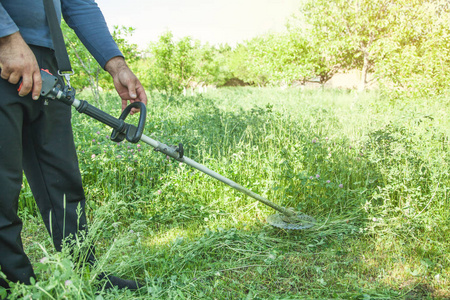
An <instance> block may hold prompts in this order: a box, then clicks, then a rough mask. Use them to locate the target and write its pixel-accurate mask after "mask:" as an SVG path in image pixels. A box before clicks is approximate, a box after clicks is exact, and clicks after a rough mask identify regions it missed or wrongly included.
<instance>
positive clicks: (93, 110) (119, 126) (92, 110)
mask: <svg viewBox="0 0 450 300" xmlns="http://www.w3.org/2000/svg"><path fill="white" fill-rule="evenodd" d="M77 111H78V112H80V113H84V114H86V115H88V116H90V117H92V118H94V119H96V120H98V121H100V122H102V123H103V124H106V125H108V126H109V127H112V128H114V130H117V131H119V132H121V131H123V130H124V128H125V122H124V121H123V120H119V119H117V118H115V117H113V116H111V115H110V114H108V113H105V112H104V111H102V110H100V109H98V108H97V107H95V106H93V105H91V104H89V103H88V102H87V101H84V100H80V105H79V106H78V107H77Z"/></svg>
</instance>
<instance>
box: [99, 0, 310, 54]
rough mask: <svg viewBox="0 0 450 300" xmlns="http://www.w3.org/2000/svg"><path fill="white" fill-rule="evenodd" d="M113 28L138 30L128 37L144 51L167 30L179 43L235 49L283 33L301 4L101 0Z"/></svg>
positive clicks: (289, 0) (294, 0) (283, 0)
mask: <svg viewBox="0 0 450 300" xmlns="http://www.w3.org/2000/svg"><path fill="white" fill-rule="evenodd" d="M96 2H97V4H98V6H99V7H100V9H101V10H102V12H103V15H104V16H105V19H106V22H107V24H108V26H109V27H110V29H112V27H113V26H114V25H118V26H122V25H123V26H127V27H133V28H135V32H134V34H133V36H132V37H131V38H130V39H129V41H130V42H132V43H135V44H137V45H138V46H139V48H140V49H141V50H143V49H145V48H146V47H147V46H148V44H149V42H151V41H156V40H157V39H158V37H159V36H160V35H161V34H163V33H164V32H166V31H167V30H170V31H172V33H173V34H174V37H175V38H176V39H178V38H180V37H185V36H191V37H192V38H194V39H198V40H200V41H201V42H202V43H206V42H209V43H210V44H213V45H217V44H220V43H228V44H229V45H231V46H234V45H235V44H236V43H239V42H243V41H244V40H248V39H250V38H252V37H255V36H257V35H260V34H264V33H266V32H269V31H281V30H283V29H284V28H285V25H286V21H287V19H288V17H290V16H291V15H292V14H293V13H295V12H296V11H297V10H298V7H299V5H300V3H301V0H96Z"/></svg>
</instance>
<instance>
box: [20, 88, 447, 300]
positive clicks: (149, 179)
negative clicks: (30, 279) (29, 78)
mask: <svg viewBox="0 0 450 300" xmlns="http://www.w3.org/2000/svg"><path fill="white" fill-rule="evenodd" d="M81 97H83V94H81V95H80V98H81ZM150 98H151V101H150V102H149V103H148V106H147V108H148V113H147V123H146V127H145V131H144V133H145V134H146V135H148V136H150V137H152V138H153V139H156V140H159V141H161V142H164V143H166V144H173V145H177V144H178V143H180V142H181V143H183V145H184V149H185V155H186V156H188V157H190V158H192V159H194V160H195V161H197V162H199V163H201V164H204V165H205V166H207V167H209V168H210V169H212V170H214V171H216V172H218V173H220V174H222V175H224V176H225V177H228V178H230V179H232V180H233V181H235V182H237V183H239V184H241V185H243V186H244V187H246V188H248V189H250V190H252V191H254V192H256V193H258V194H260V195H262V196H264V197H266V198H267V199H269V200H271V201H273V202H275V203H277V204H279V205H282V206H284V207H292V208H294V209H295V210H297V211H300V212H302V213H305V214H307V215H309V216H313V217H314V218H315V219H316V220H317V225H316V226H314V227H313V228H310V229H307V230H298V231H286V230H283V229H279V228H274V227H271V226H270V225H268V224H267V222H266V218H267V216H269V215H270V214H273V213H274V212H275V211H274V210H273V209H271V208H270V207H267V206H265V205H263V204H261V203H259V202H258V201H256V200H254V199H252V198H249V197H247V196H245V195H243V194H242V193H240V192H238V191H235V190H233V189H232V188H230V187H228V186H227V185H224V184H223V183H221V182H219V181H217V180H215V179H212V178H210V177H208V176H207V175H205V174H203V173H201V172H199V171H197V170H194V169H193V168H191V167H189V166H187V165H184V164H180V163H179V162H178V161H174V160H172V159H169V158H168V157H166V156H165V155H163V154H161V153H157V152H155V151H153V149H152V148H151V147H150V146H148V145H146V144H144V143H138V144H130V143H127V142H121V143H114V142H111V141H110V140H109V135H110V133H111V130H110V129H108V128H106V126H104V125H102V124H101V123H99V122H97V121H95V120H92V119H90V118H89V117H87V116H86V115H82V114H79V113H77V112H76V111H75V110H74V113H73V128H74V135H75V141H76V144H77V147H78V155H79V163H80V168H81V172H82V176H83V182H84V185H85V191H86V196H87V202H88V204H87V212H88V216H89V220H90V222H89V223H90V232H89V235H88V236H87V237H86V239H87V241H89V242H91V243H94V244H95V245H96V247H97V254H98V260H99V265H98V266H96V267H95V268H93V269H89V268H81V269H80V268H74V266H73V263H72V262H71V261H70V259H69V255H68V253H67V251H64V252H63V253H56V252H55V251H54V250H53V247H52V245H51V240H50V238H49V237H48V235H47V233H46V232H45V229H44V227H43V225H42V222H41V220H40V216H39V215H38V214H37V213H36V209H35V206H34V203H33V198H32V194H31V192H30V190H29V187H28V184H27V183H26V182H25V183H24V188H23V191H22V194H21V196H20V203H19V206H20V211H21V216H22V218H23V219H24V223H25V224H24V225H25V227H24V232H23V239H24V244H25V248H26V251H27V252H28V253H29V255H30V258H31V259H32V262H33V265H34V266H35V269H36V270H37V272H38V280H39V281H38V282H37V283H36V284H35V285H32V286H23V285H15V286H14V288H13V292H14V293H16V294H17V295H18V294H25V295H30V296H31V295H32V296H33V299H37V298H39V297H43V298H47V299H52V298H54V299H64V297H65V298H67V299H117V298H123V299H436V298H437V299H439V298H442V299H450V291H449V288H448V287H449V279H450V278H449V271H450V254H449V251H450V248H449V245H450V244H449V233H450V231H449V228H450V218H449V214H450V212H449V198H450V176H449V170H450V153H449V151H448V150H449V146H450V143H449V136H450V118H449V115H450V102H449V99H448V98H445V97H442V98H437V99H404V100H396V101H394V100H392V99H389V98H388V97H386V96H383V93H379V92H374V91H372V92H366V93H361V94H358V93H356V92H355V91H346V90H331V89H314V90H309V89H300V88H288V89H280V88H249V87H242V88H222V89H216V90H209V91H208V92H207V93H204V94H198V95H195V96H187V97H183V96H180V97H175V98H170V99H166V98H165V97H163V96H161V95H158V94H153V95H151V97H150ZM88 100H89V99H88ZM90 103H91V104H93V105H96V106H97V107H99V108H101V109H103V110H105V111H107V112H109V113H110V114H112V115H114V116H118V115H119V114H120V111H119V100H118V98H117V96H115V95H114V94H112V93H104V94H103V95H102V99H101V100H99V101H92V100H91V101H90ZM129 120H130V122H136V120H137V117H136V116H132V117H130V119H129ZM77 249H78V250H77V251H79V252H82V251H83V245H79V247H77ZM75 270H77V271H75ZM100 270H104V271H106V272H109V273H113V274H115V275H120V276H123V277H127V278H136V279H138V280H139V281H141V282H143V283H144V284H145V285H146V287H145V288H143V289H142V290H140V291H138V292H135V293H131V292H129V291H117V290H114V291H103V290H100V291H98V290H97V289H96V287H95V285H94V282H93V278H94V277H95V274H96V273H98V272H99V271H100Z"/></svg>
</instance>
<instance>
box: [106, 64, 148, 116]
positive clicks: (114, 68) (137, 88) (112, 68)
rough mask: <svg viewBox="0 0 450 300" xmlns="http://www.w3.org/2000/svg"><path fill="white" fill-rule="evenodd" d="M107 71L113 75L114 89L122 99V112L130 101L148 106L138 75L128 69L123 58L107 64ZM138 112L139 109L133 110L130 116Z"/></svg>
mask: <svg viewBox="0 0 450 300" xmlns="http://www.w3.org/2000/svg"><path fill="white" fill-rule="evenodd" d="M105 70H106V71H108V73H109V74H111V76H112V78H113V80H114V87H115V88H116V90H117V93H118V94H119V96H120V98H122V110H124V109H125V107H127V105H128V101H130V103H133V102H135V101H140V102H143V103H144V104H145V105H147V95H146V94H145V90H144V87H143V86H142V84H141V82H140V81H139V79H138V78H137V77H136V75H134V74H133V72H131V70H130V68H128V66H127V64H126V63H125V60H124V59H123V58H122V57H113V58H111V59H110V60H109V61H108V62H107V63H106V65H105ZM138 111H139V110H138V109H135V108H133V109H132V110H131V113H130V114H134V113H136V112H138Z"/></svg>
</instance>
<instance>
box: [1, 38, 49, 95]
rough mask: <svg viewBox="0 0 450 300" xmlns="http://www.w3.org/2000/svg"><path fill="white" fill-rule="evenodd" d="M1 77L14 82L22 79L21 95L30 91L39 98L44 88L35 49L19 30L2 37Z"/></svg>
mask: <svg viewBox="0 0 450 300" xmlns="http://www.w3.org/2000/svg"><path fill="white" fill-rule="evenodd" d="M0 68H1V78H3V79H5V80H8V81H9V82H10V83H12V84H17V83H18V82H19V81H20V80H21V79H22V86H21V89H20V91H19V96H22V97H23V96H26V95H28V94H29V93H30V92H32V93H31V95H32V97H33V99H34V100H37V99H38V98H39V94H40V93H41V88H42V79H41V73H40V70H39V66H38V63H37V61H36V57H35V56H34V53H33V51H31V49H30V47H28V45H27V44H26V43H25V41H24V40H23V38H22V36H21V35H20V33H19V32H16V33H13V34H11V35H8V36H5V37H2V38H0Z"/></svg>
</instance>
